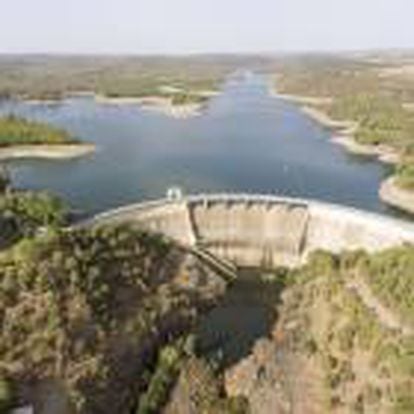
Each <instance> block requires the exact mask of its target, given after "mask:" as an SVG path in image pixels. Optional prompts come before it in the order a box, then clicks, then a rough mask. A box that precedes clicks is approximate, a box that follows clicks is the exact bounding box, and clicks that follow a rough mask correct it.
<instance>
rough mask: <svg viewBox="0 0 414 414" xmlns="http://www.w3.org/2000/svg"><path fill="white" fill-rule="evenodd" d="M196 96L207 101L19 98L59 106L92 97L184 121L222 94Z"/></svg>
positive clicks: (83, 93)
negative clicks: (133, 106) (67, 100)
mask: <svg viewBox="0 0 414 414" xmlns="http://www.w3.org/2000/svg"><path fill="white" fill-rule="evenodd" d="M193 94H194V95H195V96H199V97H200V98H205V99H206V101H201V102H190V103H185V104H177V105H175V104H173V103H172V98H171V97H166V96H163V95H148V96H139V97H135V96H120V97H111V96H107V95H102V94H99V93H95V92H93V91H77V92H68V93H67V94H65V95H64V96H63V97H62V98H61V99H56V100H51V99H44V100H42V99H32V98H30V99H25V98H24V97H23V98H18V99H20V100H22V101H23V102H25V103H27V104H29V105H58V104H59V103H62V102H63V101H65V100H66V99H71V98H74V97H75V98H76V97H90V98H93V99H94V101H95V102H96V103H98V104H103V105H120V106H122V105H138V106H140V108H141V109H143V110H146V111H154V112H158V113H161V114H164V115H166V116H169V117H171V118H176V119H183V118H190V117H194V116H199V115H201V113H202V111H203V109H204V108H205V106H206V103H207V101H208V99H210V98H213V97H215V96H217V95H219V94H220V91H215V90H201V91H197V92H193Z"/></svg>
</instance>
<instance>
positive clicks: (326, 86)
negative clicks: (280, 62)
mask: <svg viewBox="0 0 414 414" xmlns="http://www.w3.org/2000/svg"><path fill="white" fill-rule="evenodd" d="M411 59H413V58H412V56H411ZM404 65H408V63H407V62H405V60H404V59H401V60H400V61H399V60H398V59H396V60H395V59H394V60H393V59H390V58H388V59H386V58H384V59H383V60H380V59H373V58H372V59H368V57H365V58H363V57H352V58H348V59H339V58H336V59H335V58H331V59H327V58H326V57H325V58H323V57H320V58H319V59H318V58H316V57H313V58H311V57H308V58H304V59H302V60H299V61H297V62H295V64H293V63H292V64H290V65H285V66H284V67H282V68H281V69H280V70H281V76H280V77H279V78H278V83H277V88H278V90H279V91H280V92H284V93H289V94H296V95H302V96H311V97H325V98H331V99H332V103H331V104H326V103H323V104H322V105H320V107H319V109H322V110H323V111H325V112H327V113H328V114H329V115H330V116H331V117H332V118H334V119H339V120H350V121H355V122H356V123H357V125H358V127H357V130H356V132H355V134H354V138H355V139H356V141H357V142H359V143H361V144H370V145H386V146H388V147H391V148H393V149H394V150H396V151H397V153H398V154H400V158H401V165H399V166H398V167H397V168H396V171H395V173H396V176H397V183H399V184H400V185H401V186H402V187H404V188H407V189H412V188H413V187H414V173H413V169H412V168H411V166H412V165H413V164H414V112H413V111H412V110H411V109H409V107H410V105H411V104H412V103H413V102H414V77H413V76H412V75H411V76H408V75H406V76H403V75H401V74H400V72H401V73H403V74H404Z"/></svg>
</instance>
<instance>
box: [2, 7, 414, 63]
mask: <svg viewBox="0 0 414 414" xmlns="http://www.w3.org/2000/svg"><path fill="white" fill-rule="evenodd" d="M57 3H58V2H56V1H53V0H38V1H36V2H33V3H30V4H27V1H25V0H14V1H13V2H10V3H8V4H7V5H5V6H3V21H2V25H1V26H0V53H1V54H79V55H85V54H86V55H88V54H97V55H99V54H102V55H108V54H109V55H192V54H195V55H199V54H271V53H297V52H341V51H348V52H352V51H364V50H394V49H397V50H411V49H414V25H412V24H411V16H412V15H414V4H413V3H412V2H410V1H409V0H364V2H361V1H360V0H359V1H358V0H349V1H348V2H346V3H345V2H340V3H339V2H335V4H333V3H334V2H332V0H314V1H307V0H282V1H279V2H277V3H276V2H271V1H270V0H256V1H254V2H252V1H251V0H250V1H247V0H221V1H220V0H210V2H208V3H207V2H203V3H201V2H199V1H196V0H175V1H174V2H171V1H167V0H151V1H146V2H144V1H140V0H139V1H134V0H88V1H87V2H85V1H81V0H72V1H71V2H68V3H65V4H57Z"/></svg>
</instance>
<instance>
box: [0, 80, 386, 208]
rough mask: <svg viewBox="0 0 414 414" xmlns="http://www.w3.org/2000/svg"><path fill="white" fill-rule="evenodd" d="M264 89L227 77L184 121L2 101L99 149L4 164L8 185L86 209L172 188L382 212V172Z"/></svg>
mask: <svg viewBox="0 0 414 414" xmlns="http://www.w3.org/2000/svg"><path fill="white" fill-rule="evenodd" d="M267 88H268V87H267V84H266V80H265V78H263V77H261V76H250V77H244V78H241V79H240V78H238V79H236V80H234V79H233V80H232V81H229V83H228V84H226V85H224V87H223V93H222V94H221V95H220V96H218V97H216V98H213V99H212V101H211V102H210V104H209V107H208V108H207V110H206V112H205V113H204V114H203V115H202V116H199V117H195V118H191V119H187V120H182V119H181V120H176V119H170V118H168V117H166V116H164V115H162V114H157V113H151V112H148V111H142V110H140V109H139V108H138V107H136V106H135V107H134V106H133V105H132V106H131V105H124V106H114V105H102V104H97V103H95V102H94V101H93V99H92V98H87V97H83V98H74V99H69V100H67V101H65V102H63V103H61V104H58V105H49V106H47V105H28V104H23V103H16V102H14V103H13V102H5V103H4V102H3V103H2V104H1V106H0V111H2V112H10V111H15V112H18V113H20V114H24V115H26V116H28V117H32V118H36V119H41V120H47V121H51V122H53V123H56V124H58V125H61V126H64V127H66V128H68V129H69V130H70V131H72V132H73V133H74V134H76V135H78V136H79V137H81V138H84V139H85V140H90V141H94V142H95V143H96V144H97V146H98V151H97V153H96V154H94V155H92V156H90V157H86V158H83V159H79V160H75V161H73V160H72V161H19V162H13V163H12V165H13V167H14V168H13V176H14V179H15V182H16V183H17V185H19V186H21V187H29V188H36V189H37V188H47V189H49V190H51V191H55V192H57V193H59V194H60V195H62V196H64V197H65V198H66V199H68V200H70V202H71V204H72V206H74V207H76V208H79V209H82V210H84V211H87V212H96V211H100V210H104V209H107V208H110V207H115V206H119V205H122V204H125V203H129V202H133V201H138V200H142V199H147V198H151V197H159V196H161V195H163V194H164V193H165V191H166V189H167V188H168V187H170V186H172V185H178V186H181V187H182V188H183V189H184V190H185V191H186V192H198V191H219V190H223V191H251V192H261V193H269V192H270V193H278V194H282V195H289V196H298V197H311V198H318V199H323V200H328V201H333V202H336V203H344V204H348V205H353V206H357V207H361V208H365V209H369V210H375V211H385V209H386V207H385V206H384V205H383V204H381V202H380V201H379V200H378V196H377V189H378V186H379V183H380V181H381V179H382V178H383V176H384V174H385V168H384V167H383V166H381V165H380V164H378V163H376V162H374V161H368V160H361V159H358V158H355V157H351V156H349V155H347V154H345V153H344V151H343V150H342V149H341V148H340V147H338V146H336V145H333V144H331V143H330V142H329V135H330V134H329V132H328V131H326V130H325V129H323V128H321V127H320V126H319V125H317V124H316V123H315V122H313V121H312V120H310V119H309V118H307V117H306V116H305V115H304V114H302V113H301V112H300V111H299V110H298V109H297V108H296V107H294V106H293V105H291V104H289V103H287V102H284V101H282V100H280V99H276V98H272V97H271V96H269V94H268V90H267Z"/></svg>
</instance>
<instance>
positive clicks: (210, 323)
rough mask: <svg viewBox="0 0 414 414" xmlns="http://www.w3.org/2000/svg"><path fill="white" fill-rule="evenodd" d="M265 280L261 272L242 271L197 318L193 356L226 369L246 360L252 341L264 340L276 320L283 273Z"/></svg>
mask: <svg viewBox="0 0 414 414" xmlns="http://www.w3.org/2000/svg"><path fill="white" fill-rule="evenodd" d="M279 273H280V274H277V273H274V274H272V276H273V277H272V279H271V280H268V279H266V276H269V274H267V275H266V274H265V273H264V272H263V271H260V270H255V269H242V270H240V271H239V273H238V278H237V279H236V280H235V281H234V282H233V283H232V284H230V285H229V287H228V289H227V292H226V293H225V295H224V296H223V298H222V299H221V300H220V302H219V303H218V304H217V306H215V307H214V308H213V309H212V310H210V311H209V312H207V314H206V315H205V316H204V317H203V318H201V320H200V322H199V323H198V326H197V329H196V332H195V335H196V349H197V352H198V353H199V354H201V355H203V356H204V357H207V358H208V359H210V360H212V361H214V362H215V363H217V364H218V365H220V367H221V368H226V367H228V366H231V365H232V364H234V363H236V362H238V361H240V360H241V359H243V358H245V357H247V356H248V355H249V353H250V352H251V349H252V347H253V345H254V343H255V341H256V340H257V339H259V338H262V337H265V336H268V335H269V334H270V333H271V330H272V328H273V326H274V324H275V321H276V318H277V306H278V304H279V301H280V295H281V292H282V290H283V287H284V282H283V272H282V271H280V272H279Z"/></svg>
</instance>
